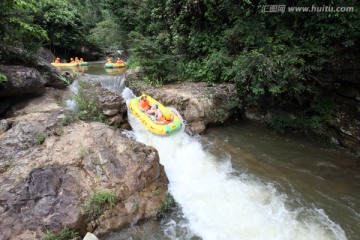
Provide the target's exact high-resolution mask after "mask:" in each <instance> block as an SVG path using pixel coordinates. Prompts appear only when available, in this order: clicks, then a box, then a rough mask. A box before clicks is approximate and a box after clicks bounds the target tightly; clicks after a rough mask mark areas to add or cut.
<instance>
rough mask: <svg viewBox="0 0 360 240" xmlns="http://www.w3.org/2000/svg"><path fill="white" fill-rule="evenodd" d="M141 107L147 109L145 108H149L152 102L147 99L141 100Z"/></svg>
mask: <svg viewBox="0 0 360 240" xmlns="http://www.w3.org/2000/svg"><path fill="white" fill-rule="evenodd" d="M140 105H141V108H142V109H145V110H149V109H150V104H149V101H148V100H145V101H141V102H140Z"/></svg>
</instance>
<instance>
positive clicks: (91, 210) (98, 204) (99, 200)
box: [83, 192, 116, 220]
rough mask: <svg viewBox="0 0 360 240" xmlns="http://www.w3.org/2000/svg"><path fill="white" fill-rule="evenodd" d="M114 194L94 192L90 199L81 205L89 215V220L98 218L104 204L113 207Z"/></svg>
mask: <svg viewBox="0 0 360 240" xmlns="http://www.w3.org/2000/svg"><path fill="white" fill-rule="evenodd" d="M115 197H116V196H115V194H114V193H112V192H95V193H94V194H93V195H92V196H91V197H90V199H89V200H88V201H87V202H86V203H85V204H84V205H83V209H84V210H85V212H86V213H88V214H89V215H90V217H91V220H95V219H98V218H99V217H100V216H101V214H102V213H103V212H104V208H105V205H106V204H109V205H110V207H114V206H115V205H116V203H115Z"/></svg>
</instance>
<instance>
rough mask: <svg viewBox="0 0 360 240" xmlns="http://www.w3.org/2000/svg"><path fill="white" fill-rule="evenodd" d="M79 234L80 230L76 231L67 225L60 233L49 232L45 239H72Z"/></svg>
mask: <svg viewBox="0 0 360 240" xmlns="http://www.w3.org/2000/svg"><path fill="white" fill-rule="evenodd" d="M78 236H79V233H78V232H75V231H73V230H71V229H69V228H67V227H65V228H64V229H63V230H61V232H59V233H53V232H47V234H46V236H45V237H44V238H43V240H71V239H74V238H76V237H78Z"/></svg>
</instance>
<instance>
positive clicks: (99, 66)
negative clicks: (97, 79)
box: [57, 62, 126, 75]
mask: <svg viewBox="0 0 360 240" xmlns="http://www.w3.org/2000/svg"><path fill="white" fill-rule="evenodd" d="M57 68H58V69H59V70H60V71H72V72H78V73H87V74H92V75H123V74H124V73H125V71H126V68H124V67H123V68H105V62H89V63H88V66H80V67H57Z"/></svg>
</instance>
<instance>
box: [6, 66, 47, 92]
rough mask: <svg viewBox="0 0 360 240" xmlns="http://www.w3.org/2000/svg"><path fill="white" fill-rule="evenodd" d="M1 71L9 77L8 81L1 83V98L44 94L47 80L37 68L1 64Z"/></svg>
mask: <svg viewBox="0 0 360 240" xmlns="http://www.w3.org/2000/svg"><path fill="white" fill-rule="evenodd" d="M0 72H1V73H2V74H4V75H5V76H6V77H7V81H6V82H4V83H2V84H0V98H3V97H9V96H16V97H21V96H24V95H28V94H42V93H44V91H45V84H46V81H45V79H44V78H43V77H42V76H41V74H40V72H39V71H37V70H36V69H33V68H28V67H23V66H5V65H0Z"/></svg>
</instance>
